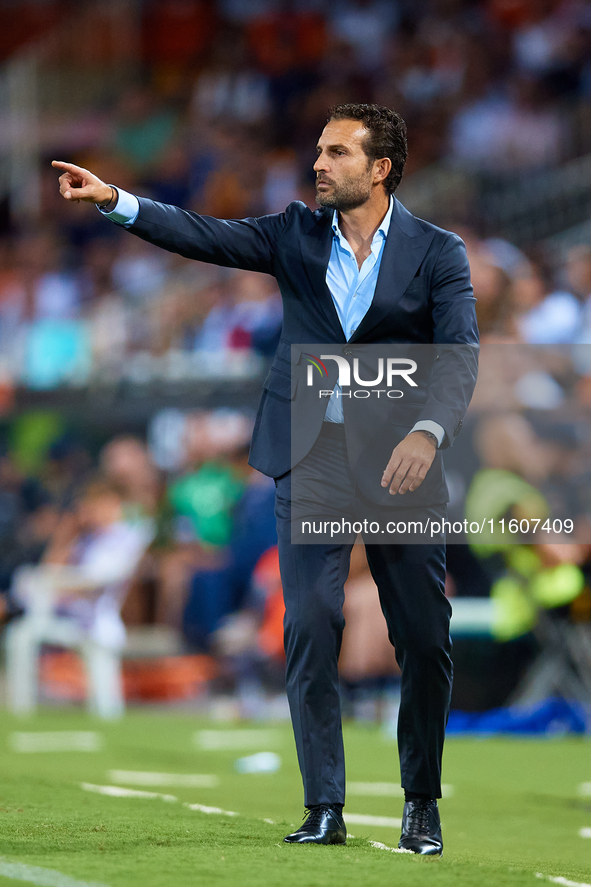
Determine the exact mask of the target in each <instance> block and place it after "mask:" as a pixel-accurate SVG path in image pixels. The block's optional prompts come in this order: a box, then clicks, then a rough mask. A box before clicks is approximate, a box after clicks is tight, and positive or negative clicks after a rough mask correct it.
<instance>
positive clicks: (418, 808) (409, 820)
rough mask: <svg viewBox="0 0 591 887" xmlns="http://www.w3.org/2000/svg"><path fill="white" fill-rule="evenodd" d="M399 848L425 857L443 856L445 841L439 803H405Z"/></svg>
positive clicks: (431, 801)
mask: <svg viewBox="0 0 591 887" xmlns="http://www.w3.org/2000/svg"><path fill="white" fill-rule="evenodd" d="M398 846H399V847H400V848H401V849H402V850H411V851H412V852H413V853H420V854H422V855H423V856H441V854H442V853H443V839H442V837H441V820H440V819H439V808H438V806H437V801H435V800H429V801H420V800H417V801H405V803H404V812H403V814H402V835H401V836H400V841H399V842H398Z"/></svg>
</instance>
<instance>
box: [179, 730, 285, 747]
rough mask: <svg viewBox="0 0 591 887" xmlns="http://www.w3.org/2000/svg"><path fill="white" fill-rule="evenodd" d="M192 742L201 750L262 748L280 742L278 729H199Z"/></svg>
mask: <svg viewBox="0 0 591 887" xmlns="http://www.w3.org/2000/svg"><path fill="white" fill-rule="evenodd" d="M193 742H194V744H195V745H196V746H198V748H200V749H202V750H203V751H228V750H235V749H242V748H264V747H265V746H269V745H280V744H281V733H280V732H279V731H278V730H199V731H198V732H197V733H194V734H193Z"/></svg>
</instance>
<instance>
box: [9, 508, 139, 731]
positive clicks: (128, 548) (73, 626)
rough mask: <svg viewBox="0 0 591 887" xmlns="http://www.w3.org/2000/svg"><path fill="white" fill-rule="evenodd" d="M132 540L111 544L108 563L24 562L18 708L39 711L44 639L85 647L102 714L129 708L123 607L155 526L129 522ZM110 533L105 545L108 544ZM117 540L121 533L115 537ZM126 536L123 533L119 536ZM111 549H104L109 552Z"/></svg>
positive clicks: (12, 633) (12, 639)
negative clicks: (125, 691) (124, 668)
mask: <svg viewBox="0 0 591 887" xmlns="http://www.w3.org/2000/svg"><path fill="white" fill-rule="evenodd" d="M127 530H128V531H129V532H128V535H127V537H126V540H125V541H126V545H125V546H119V547H113V548H111V556H110V557H109V559H108V563H106V562H105V558H104V557H103V559H102V560H103V563H102V564H100V565H97V563H96V560H95V563H94V564H93V563H87V564H81V565H80V566H59V565H52V564H39V565H36V566H24V567H20V568H19V569H18V570H17V571H16V572H15V576H14V579H13V595H14V597H15V598H16V599H17V600H18V601H19V602H20V603H22V604H23V606H24V607H25V614H24V616H22V617H21V618H20V619H17V620H15V621H14V622H12V623H11V624H10V625H9V627H8V629H7V632H6V642H5V648H6V684H7V692H8V706H9V708H10V710H11V711H13V712H14V713H16V714H21V715H26V714H30V713H32V712H33V711H34V710H35V707H36V704H37V699H38V695H39V675H38V671H39V655H40V651H41V647H42V645H43V644H55V645H56V646H59V647H66V648H68V649H76V650H78V651H79V652H80V653H81V655H82V657H83V659H84V663H85V667H86V673H87V680H88V708H89V710H90V711H91V712H92V713H93V714H95V715H98V717H101V718H118V717H121V715H122V714H123V713H124V711H125V701H124V697H123V682H122V675H121V653H122V650H123V647H124V645H125V637H126V633H125V627H124V625H123V621H122V620H121V616H120V610H121V606H122V604H123V601H124V600H125V596H126V594H127V589H128V587H129V583H130V581H131V578H132V576H133V574H134V572H135V570H136V568H137V565H138V563H139V561H140V559H141V557H142V555H143V554H144V552H145V550H146V548H147V547H148V545H149V544H150V542H151V540H152V537H153V530H152V527H151V526H148V525H147V524H146V525H136V526H133V527H132V526H130V527H127V528H126V531H127ZM110 541H111V540H109V538H108V534H105V537H104V539H103V540H101V544H102V545H103V548H104V549H105V551H108V550H109V542H110ZM112 541H113V542H115V537H113V540H112ZM120 541H121V539H120ZM103 554H104V552H103Z"/></svg>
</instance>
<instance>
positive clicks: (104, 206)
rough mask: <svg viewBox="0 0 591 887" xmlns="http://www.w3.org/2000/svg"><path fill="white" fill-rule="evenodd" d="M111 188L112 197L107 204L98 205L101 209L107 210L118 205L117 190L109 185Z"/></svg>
mask: <svg viewBox="0 0 591 887" xmlns="http://www.w3.org/2000/svg"><path fill="white" fill-rule="evenodd" d="M109 188H110V189H111V196H110V197H109V199H108V200H107V202H106V203H97V206H98V208H99V209H102V210H105V209H106V208H107V207H108V206H110V205H111V204H112V203H115V205H116V204H117V190H116V189H115V188H114V187H113V185H109ZM114 208H115V207H113V209H114Z"/></svg>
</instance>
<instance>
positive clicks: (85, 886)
mask: <svg viewBox="0 0 591 887" xmlns="http://www.w3.org/2000/svg"><path fill="white" fill-rule="evenodd" d="M0 875H2V876H3V877H5V878H11V879H12V880H13V881H28V882H29V884H37V885H38V887H106V885H105V884H98V883H97V882H96V881H78V880H76V878H70V876H69V875H64V874H62V872H58V871H56V870H55V869H42V868H39V866H37V865H26V864H25V863H23V862H8V860H7V859H5V858H4V857H3V856H0Z"/></svg>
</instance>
